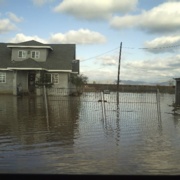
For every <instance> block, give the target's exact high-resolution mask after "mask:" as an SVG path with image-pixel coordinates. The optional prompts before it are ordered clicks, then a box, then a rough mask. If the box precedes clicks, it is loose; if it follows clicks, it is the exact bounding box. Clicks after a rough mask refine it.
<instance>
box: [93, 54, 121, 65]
mask: <svg viewBox="0 0 180 180" xmlns="http://www.w3.org/2000/svg"><path fill="white" fill-rule="evenodd" d="M96 63H98V64H99V63H100V64H101V65H103V66H109V67H110V66H117V64H118V57H117V56H116V55H105V56H102V57H99V58H97V59H96Z"/></svg>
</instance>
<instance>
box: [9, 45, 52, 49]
mask: <svg viewBox="0 0 180 180" xmlns="http://www.w3.org/2000/svg"><path fill="white" fill-rule="evenodd" d="M7 47H8V48H34V49H51V50H53V48H52V47H51V46H22V45H7Z"/></svg>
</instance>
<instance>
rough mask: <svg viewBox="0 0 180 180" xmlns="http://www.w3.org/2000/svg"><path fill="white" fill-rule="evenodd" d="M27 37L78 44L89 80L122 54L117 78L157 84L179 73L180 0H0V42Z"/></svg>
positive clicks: (110, 77) (107, 75)
mask: <svg viewBox="0 0 180 180" xmlns="http://www.w3.org/2000/svg"><path fill="white" fill-rule="evenodd" d="M29 40H36V41H39V42H42V43H49V44H50V43H51V44H56V43H60V44H72V43H73V44H76V59H78V60H80V74H83V75H85V76H87V77H88V79H89V83H91V82H96V83H115V81H116V80H117V76H118V62H119V57H120V62H121V63H120V80H131V81H145V82H156V83H157V84H158V83H160V82H165V81H169V80H172V79H173V78H177V77H180V0H125V1H120V0H103V1H100V0H0V42H5V43H8V42H13V43H18V42H23V41H29ZM121 43H122V47H121V48H120V44H121ZM120 49H121V56H120Z"/></svg>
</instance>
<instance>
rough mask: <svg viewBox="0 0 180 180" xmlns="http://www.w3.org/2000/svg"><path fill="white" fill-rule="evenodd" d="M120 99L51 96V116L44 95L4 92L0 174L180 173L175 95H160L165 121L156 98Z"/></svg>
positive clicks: (0, 105)
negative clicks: (117, 100) (46, 109)
mask: <svg viewBox="0 0 180 180" xmlns="http://www.w3.org/2000/svg"><path fill="white" fill-rule="evenodd" d="M126 96H129V99H130V100H131V102H130V101H128V100H127V99H128V97H126ZM92 97H93V98H92ZM121 97H122V98H124V99H125V100H122V99H121V100H120V105H119V106H118V105H117V104H116V103H115V101H111V100H112V98H111V97H108V95H107V96H106V97H105V99H107V102H106V103H105V106H102V105H103V104H101V102H98V100H99V98H100V96H99V95H92V94H90V95H87V96H84V97H71V98H70V97H64V98H62V99H57V97H54V98H53V97H52V98H49V114H48V116H49V118H47V115H46V113H45V107H44V101H43V98H42V97H28V96H24V97H22V98H19V97H15V96H0V173H28V174H115V175H117V174H118V175H121V174H128V175H135V174H136V175H137V174H138V175H139V174H140V175H146V174H153V175H154V174H155V175H157V174H163V175H164V174H165V175H166V174H172V175H174V174H180V166H179V164H180V154H179V152H180V115H173V114H172V107H171V106H169V105H171V104H172V103H173V100H174V95H171V94H161V95H160V102H161V103H160V105H161V119H158V118H157V117H158V116H157V108H156V107H157V106H156V103H154V102H155V99H154V96H153V97H152V95H145V96H143V95H142V94H141V95H137V96H135V95H134V96H131V95H129V94H126V95H125V94H124V95H122V96H121ZM93 99H96V100H97V101H94V100H93ZM142 99H143V100H144V99H145V101H146V103H142V102H143V101H142ZM103 112H104V114H103Z"/></svg>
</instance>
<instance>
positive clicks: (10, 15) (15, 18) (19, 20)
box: [7, 12, 23, 23]
mask: <svg viewBox="0 0 180 180" xmlns="http://www.w3.org/2000/svg"><path fill="white" fill-rule="evenodd" d="M7 15H8V17H9V19H10V20H11V21H14V22H16V23H19V22H22V21H23V18H22V17H17V16H16V15H15V14H14V13H12V12H8V13H7Z"/></svg>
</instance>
